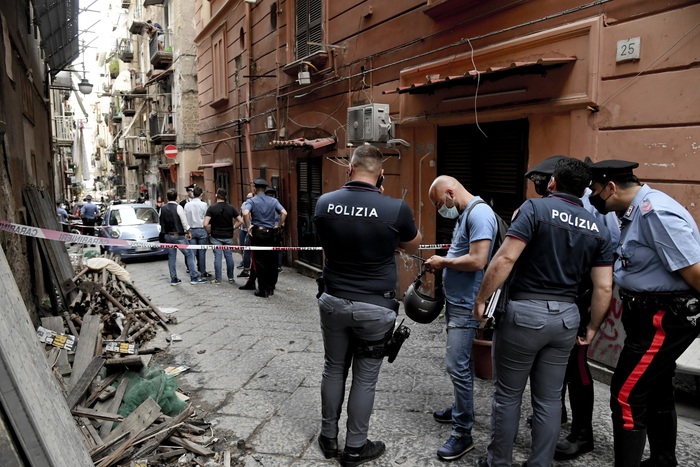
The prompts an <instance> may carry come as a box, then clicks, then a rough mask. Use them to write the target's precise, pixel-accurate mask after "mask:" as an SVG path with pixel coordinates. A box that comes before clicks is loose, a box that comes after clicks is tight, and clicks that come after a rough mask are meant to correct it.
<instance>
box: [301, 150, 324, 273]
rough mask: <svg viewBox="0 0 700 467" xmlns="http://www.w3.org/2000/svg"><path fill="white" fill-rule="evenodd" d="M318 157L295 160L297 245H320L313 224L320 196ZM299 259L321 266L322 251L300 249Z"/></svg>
mask: <svg viewBox="0 0 700 467" xmlns="http://www.w3.org/2000/svg"><path fill="white" fill-rule="evenodd" d="M321 162H322V159H321V158H320V157H314V158H302V159H298V160H297V177H298V185H297V210H298V212H297V229H298V230H297V235H298V238H299V246H302V247H305V246H321V243H320V242H319V241H318V236H317V235H316V227H315V226H314V223H313V219H314V212H315V211H316V202H317V201H318V198H320V197H321ZM299 259H300V260H301V261H304V262H305V263H308V264H311V265H313V266H316V267H318V268H321V267H322V266H323V253H322V252H321V251H320V250H318V251H316V250H311V251H309V250H301V251H299Z"/></svg>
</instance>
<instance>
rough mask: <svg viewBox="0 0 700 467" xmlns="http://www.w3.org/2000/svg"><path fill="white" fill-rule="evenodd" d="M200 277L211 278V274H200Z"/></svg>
mask: <svg viewBox="0 0 700 467" xmlns="http://www.w3.org/2000/svg"><path fill="white" fill-rule="evenodd" d="M201 276H202V277H211V273H209V272H203V273H202V274H201Z"/></svg>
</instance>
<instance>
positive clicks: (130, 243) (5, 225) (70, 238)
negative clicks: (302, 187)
mask: <svg viewBox="0 0 700 467" xmlns="http://www.w3.org/2000/svg"><path fill="white" fill-rule="evenodd" d="M0 231H4V232H11V233H14V234H17V235H23V236H25V237H32V238H42V239H45V240H56V241H59V242H66V243H82V244H87V245H101V246H122V247H129V248H137V249H138V248H142V249H147V248H174V249H179V250H252V251H311V250H323V248H322V247H320V246H240V245H191V244H180V243H161V242H142V241H138V240H121V239H118V238H106V237H95V236H94V235H81V234H74V233H68V232H59V231H58V230H51V229H42V228H40V227H32V226H30V225H22V224H13V223H11V222H7V221H0ZM449 246H450V245H449V244H448V245H444V244H436V245H420V246H419V247H418V248H419V249H420V250H441V249H445V248H449Z"/></svg>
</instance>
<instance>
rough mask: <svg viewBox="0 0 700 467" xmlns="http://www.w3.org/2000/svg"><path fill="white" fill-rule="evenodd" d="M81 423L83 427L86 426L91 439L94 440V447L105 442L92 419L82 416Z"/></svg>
mask: <svg viewBox="0 0 700 467" xmlns="http://www.w3.org/2000/svg"><path fill="white" fill-rule="evenodd" d="M80 423H81V424H82V426H83V427H85V430H86V431H87V432H88V434H89V435H90V439H91V440H92V443H93V445H94V447H97V446H100V445H103V444H104V441H102V438H100V434H99V433H98V432H97V430H95V427H94V426H93V425H92V422H91V421H90V420H88V419H87V418H85V417H80Z"/></svg>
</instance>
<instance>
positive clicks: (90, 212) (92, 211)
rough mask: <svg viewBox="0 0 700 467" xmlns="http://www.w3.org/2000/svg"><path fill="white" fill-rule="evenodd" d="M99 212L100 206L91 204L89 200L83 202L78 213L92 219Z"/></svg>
mask: <svg viewBox="0 0 700 467" xmlns="http://www.w3.org/2000/svg"><path fill="white" fill-rule="evenodd" d="M99 212H100V208H98V207H97V206H96V205H94V204H92V203H91V202H90V201H88V202H87V203H85V204H84V205H83V207H82V208H81V209H80V215H81V216H83V217H84V218H85V219H94V218H95V216H96V215H97V213H99Z"/></svg>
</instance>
